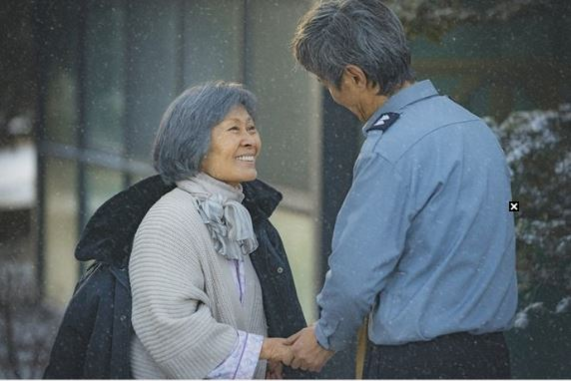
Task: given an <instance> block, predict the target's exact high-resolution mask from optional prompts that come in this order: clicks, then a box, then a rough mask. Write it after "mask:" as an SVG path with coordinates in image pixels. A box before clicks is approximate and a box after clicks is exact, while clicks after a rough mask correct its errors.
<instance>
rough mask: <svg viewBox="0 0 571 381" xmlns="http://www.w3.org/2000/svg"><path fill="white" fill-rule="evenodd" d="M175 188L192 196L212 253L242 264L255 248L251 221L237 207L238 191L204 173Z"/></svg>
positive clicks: (239, 203) (239, 195) (241, 197)
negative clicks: (204, 227) (210, 244)
mask: <svg viewBox="0 0 571 381" xmlns="http://www.w3.org/2000/svg"><path fill="white" fill-rule="evenodd" d="M176 185H177V186H178V187H179V188H180V189H182V190H184V191H186V192H188V193H190V194H192V195H193V196H194V198H195V202H196V208H197V210H198V213H199V214H200V217H201V218H202V222H204V224H205V225H206V228H207V229H208V232H209V233H210V237H211V238H212V243H213V244H214V250H215V251H216V252H217V253H218V254H220V255H222V256H224V257H226V258H228V259H237V260H243V259H244V255H248V254H250V253H252V252H254V250H256V249H257V248H258V240H257V239H256V235H255V234H254V227H253V226H252V218H251V217H250V213H248V210H247V209H246V208H245V207H244V206H243V205H242V204H241V202H242V200H243V199H244V193H242V187H241V186H240V187H239V188H235V187H233V186H231V185H229V184H226V183H224V182H222V181H219V180H216V179H214V178H213V177H210V176H208V175H207V174H205V173H202V172H201V173H198V174H197V175H196V176H194V177H191V178H190V179H188V180H182V181H177V183H176Z"/></svg>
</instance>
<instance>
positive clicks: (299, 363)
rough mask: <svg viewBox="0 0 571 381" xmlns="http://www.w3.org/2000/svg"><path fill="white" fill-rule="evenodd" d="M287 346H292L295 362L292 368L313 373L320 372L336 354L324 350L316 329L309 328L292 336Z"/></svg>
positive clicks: (292, 363)
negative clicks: (316, 334)
mask: <svg viewBox="0 0 571 381" xmlns="http://www.w3.org/2000/svg"><path fill="white" fill-rule="evenodd" d="M286 344H290V345H291V346H292V352H293V361H292V362H291V364H290V366H291V367H292V368H294V369H298V368H301V369H302V370H309V371H312V372H319V371H321V369H322V368H323V366H324V365H325V363H326V362H327V361H328V360H329V359H330V358H331V357H332V356H333V355H334V354H335V352H333V351H329V350H327V349H325V348H323V347H322V346H321V345H319V343H318V342H317V338H316V337H315V327H313V326H311V327H307V328H304V329H302V330H301V331H299V332H298V333H296V334H295V335H293V336H290V337H289V338H288V339H287V341H286Z"/></svg>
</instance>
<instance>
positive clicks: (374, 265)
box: [315, 154, 413, 351]
mask: <svg viewBox="0 0 571 381" xmlns="http://www.w3.org/2000/svg"><path fill="white" fill-rule="evenodd" d="M408 179H409V176H408V173H401V172H400V171H399V170H398V169H397V168H396V167H395V166H394V165H393V163H390V162H388V161H387V160H386V159H385V158H383V157H382V156H380V155H377V154H369V155H366V156H362V157H361V158H359V161H358V162H357V164H356V166H355V174H354V181H353V184H352V186H351V189H350V191H349V193H348V195H347V197H346V199H345V202H344V203H343V206H342V208H341V211H340V212H339V215H338V218H337V222H336V225H335V232H334V237H333V244H332V254H331V256H330V257H329V271H328V273H327V275H326V280H325V285H324V286H323V289H322V291H321V293H320V294H319V295H318V297H317V302H318V305H319V307H320V308H321V318H320V319H319V320H318V321H317V324H316V325H315V335H316V337H317V341H318V342H319V344H320V345H321V346H322V347H323V348H325V349H329V350H334V351H337V350H340V349H343V348H344V347H345V346H346V345H347V344H348V343H349V342H350V341H351V339H352V338H353V337H354V336H355V334H356V332H357V329H358V328H359V326H360V325H361V323H362V321H363V318H364V317H365V316H366V314H367V313H369V312H370V310H371V307H372V306H373V304H374V303H375V300H376V297H377V296H378V295H379V293H380V292H381V291H382V290H383V288H384V286H385V284H386V282H387V278H388V276H389V275H390V274H391V273H392V271H393V270H394V269H395V267H396V266H397V263H398V261H399V259H400V257H401V255H402V253H403V250H404V245H405V238H406V234H407V231H408V229H409V227H410V223H411V220H412V218H413V213H412V209H413V208H412V206H411V205H412V201H413V200H412V199H411V195H410V184H409V180H408ZM381 298H382V296H381Z"/></svg>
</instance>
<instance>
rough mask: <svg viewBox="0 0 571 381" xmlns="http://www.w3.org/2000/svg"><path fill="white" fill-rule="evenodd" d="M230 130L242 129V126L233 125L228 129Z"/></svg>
mask: <svg viewBox="0 0 571 381" xmlns="http://www.w3.org/2000/svg"><path fill="white" fill-rule="evenodd" d="M228 131H240V128H239V127H238V126H232V127H230V128H229V129H228Z"/></svg>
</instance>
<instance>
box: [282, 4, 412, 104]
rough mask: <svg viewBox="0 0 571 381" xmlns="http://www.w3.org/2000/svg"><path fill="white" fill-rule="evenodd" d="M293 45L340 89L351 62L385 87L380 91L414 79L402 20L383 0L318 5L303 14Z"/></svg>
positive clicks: (314, 70) (301, 57)
mask: <svg viewBox="0 0 571 381" xmlns="http://www.w3.org/2000/svg"><path fill="white" fill-rule="evenodd" d="M292 48H293V54H294V56H295V58H296V59H297V61H298V62H299V63H300V64H301V65H302V66H303V67H304V68H305V69H306V70H308V71H310V72H312V73H314V74H315V75H317V76H318V77H319V78H321V79H324V80H326V81H328V82H330V83H332V84H333V85H335V87H337V88H338V89H339V88H340V86H341V79H342V76H343V70H344V69H345V67H346V66H347V65H355V66H358V67H359V68H361V70H363V72H364V73H365V74H366V76H367V80H370V81H372V83H373V84H378V85H379V86H380V91H379V95H391V94H393V93H394V92H395V91H396V90H397V89H398V88H399V87H400V86H401V85H402V84H403V83H404V82H405V81H409V80H412V79H413V78H414V74H413V71H412V68H411V67H410V49H409V47H408V45H407V41H406V36H405V33H404V30H403V27H402V24H401V22H400V21H399V19H398V17H397V16H396V15H395V14H394V13H393V12H392V11H391V10H390V9H389V8H388V7H387V6H386V5H384V4H383V3H382V2H381V1H380V0H333V1H331V0H329V1H322V2H320V3H318V4H316V6H315V7H313V8H312V9H311V10H310V11H309V12H308V13H307V14H306V15H305V16H304V17H303V18H302V19H301V21H300V23H299V25H298V27H297V31H296V33H295V36H294V38H293V41H292Z"/></svg>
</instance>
